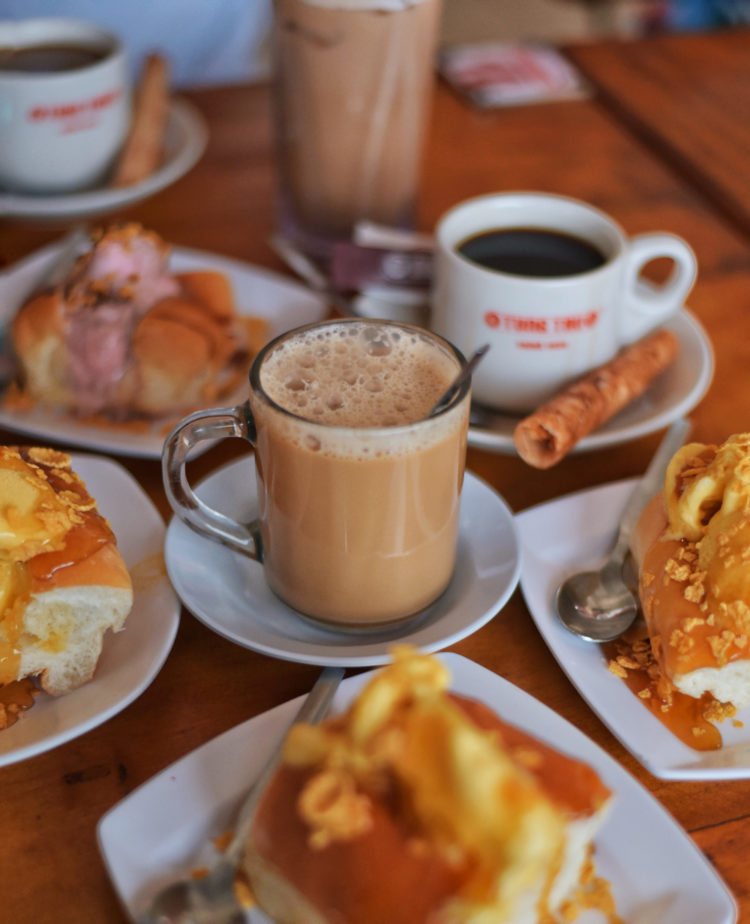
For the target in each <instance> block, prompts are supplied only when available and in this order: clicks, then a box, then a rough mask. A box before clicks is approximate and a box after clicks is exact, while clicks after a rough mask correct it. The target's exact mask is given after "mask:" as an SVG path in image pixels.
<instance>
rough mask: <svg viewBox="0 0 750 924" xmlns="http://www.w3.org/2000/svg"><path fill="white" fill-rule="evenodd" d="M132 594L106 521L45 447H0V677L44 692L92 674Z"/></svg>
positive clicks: (59, 455)
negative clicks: (34, 684)
mask: <svg viewBox="0 0 750 924" xmlns="http://www.w3.org/2000/svg"><path fill="white" fill-rule="evenodd" d="M132 602H133V592H132V584H131V579H130V576H129V574H128V571H127V568H126V566H125V563H124V561H123V559H122V557H121V555H120V553H119V551H118V549H117V544H116V540H115V537H114V535H113V533H112V529H111V527H110V525H109V523H108V522H107V520H106V519H105V518H104V517H103V516H102V515H101V514H100V513H99V512H98V510H97V507H96V501H95V500H94V499H93V498H92V497H91V495H90V494H89V492H88V490H87V488H86V486H85V484H84V483H83V481H82V480H81V479H80V478H79V477H78V475H77V474H76V473H75V472H74V471H73V470H72V468H71V460H70V456H68V455H67V454H66V453H63V452H58V451H57V450H52V449H41V448H29V447H22V448H17V447H8V446H3V447H0V684H9V683H11V682H13V681H18V680H22V679H24V678H29V677H33V678H36V679H37V680H38V682H39V684H40V686H41V687H42V688H43V689H44V690H46V691H47V692H49V693H52V694H54V695H60V694H63V693H67V692H69V691H71V690H73V689H75V688H76V687H78V686H80V685H81V684H82V683H85V682H86V681H88V680H90V679H91V677H92V676H93V674H94V670H95V668H96V664H97V661H98V658H99V655H100V653H101V648H102V640H103V636H104V633H105V632H106V630H107V629H112V630H113V631H118V630H119V629H121V628H122V626H123V624H124V621H125V618H126V617H127V615H128V613H129V612H130V609H131V606H132Z"/></svg>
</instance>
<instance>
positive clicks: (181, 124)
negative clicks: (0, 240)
mask: <svg viewBox="0 0 750 924" xmlns="http://www.w3.org/2000/svg"><path fill="white" fill-rule="evenodd" d="M169 120H170V121H169V128H171V129H172V130H173V131H175V132H177V133H179V137H180V141H179V143H178V145H177V150H176V151H175V152H174V153H173V155H172V157H171V158H170V159H169V160H168V161H167V162H166V163H165V164H163V165H162V166H161V167H159V169H158V170H156V171H154V173H152V174H151V175H150V176H148V177H146V178H145V179H144V180H142V181H141V182H140V183H135V184H134V185H132V186H124V187H121V188H114V187H112V188H109V187H96V188H94V189H89V190H84V191H82V192H75V193H61V194H58V195H26V194H23V193H14V192H0V218H29V219H58V218H59V219H63V218H77V217H78V218H83V217H86V216H91V217H93V216H95V215H101V214H103V213H105V212H108V211H114V210H115V209H118V208H121V207H124V206H130V205H134V204H135V203H136V202H140V201H141V200H143V199H145V198H147V197H149V196H152V195H154V194H155V193H157V192H160V191H161V190H162V189H166V188H167V187H168V186H171V185H172V184H173V183H175V182H176V181H177V180H178V179H180V178H181V177H183V176H184V175H185V174H186V173H187V172H188V171H189V170H190V169H191V168H192V167H194V166H195V164H196V163H197V162H198V161H199V160H200V158H201V157H202V155H203V152H204V151H205V149H206V145H207V144H208V126H207V124H206V121H205V119H204V118H203V116H202V115H201V113H200V112H199V111H198V109H196V107H195V106H194V105H193V104H192V103H190V102H189V101H188V100H186V99H183V98H181V97H174V98H173V99H172V100H170V105H169ZM168 130H169V129H168Z"/></svg>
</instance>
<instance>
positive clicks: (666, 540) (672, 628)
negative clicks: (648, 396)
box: [632, 434, 750, 708]
mask: <svg viewBox="0 0 750 924" xmlns="http://www.w3.org/2000/svg"><path fill="white" fill-rule="evenodd" d="M632 551H633V555H634V558H635V561H636V563H637V565H638V568H639V585H640V586H639V592H640V598H641V604H642V608H643V614H644V617H645V620H646V624H647V626H648V631H649V637H650V640H651V648H652V651H653V655H654V658H655V660H656V662H657V664H658V665H659V668H660V671H661V675H662V676H661V678H660V680H661V683H662V686H663V688H664V689H662V691H661V692H662V696H663V698H665V699H668V694H669V686H670V685H673V686H674V688H676V689H677V690H679V691H681V692H683V693H685V694H687V695H688V696H692V697H694V698H700V697H701V696H703V695H704V694H706V693H710V694H711V695H712V696H713V697H714V698H715V699H716V700H718V701H719V702H721V703H731V704H732V705H734V706H736V707H738V708H739V707H742V706H745V705H748V704H750V434H737V435H735V436H732V437H730V438H729V439H728V440H726V441H725V442H724V443H723V444H722V445H721V446H707V445H704V444H701V443H691V444H688V445H687V446H684V447H683V448H682V449H681V450H679V451H678V452H677V453H676V454H675V456H674V458H673V459H672V461H671V463H670V465H669V468H668V470H667V476H666V479H665V486H664V491H663V492H662V493H661V494H660V495H658V496H657V497H655V498H653V500H652V501H651V502H650V503H649V505H648V506H647V507H646V509H645V510H644V512H643V514H642V515H641V518H640V520H639V522H638V523H637V524H636V528H635V530H634V533H633V539H632Z"/></svg>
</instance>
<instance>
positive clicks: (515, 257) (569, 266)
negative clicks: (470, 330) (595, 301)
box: [456, 228, 606, 277]
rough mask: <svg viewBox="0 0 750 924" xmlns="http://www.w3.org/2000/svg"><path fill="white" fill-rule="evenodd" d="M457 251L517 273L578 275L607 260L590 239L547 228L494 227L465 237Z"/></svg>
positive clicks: (481, 263) (492, 267) (485, 264)
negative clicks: (586, 239)
mask: <svg viewBox="0 0 750 924" xmlns="http://www.w3.org/2000/svg"><path fill="white" fill-rule="evenodd" d="M456 250H457V251H458V253H460V254H461V256H463V257H466V259H467V260H471V261H472V263H476V264H478V265H479V266H483V267H484V268H485V269H490V270H496V271H498V272H501V273H510V274H511V275H514V276H536V277H540V276H550V277H553V276H575V275H578V274H579V273H586V272H589V271H590V270H594V269H597V268H598V267H600V266H603V265H604V263H606V257H605V256H604V254H603V253H602V252H601V251H600V250H599V249H598V248H597V247H595V246H594V245H593V244H591V243H589V241H585V240H583V238H580V237H575V236H574V235H572V234H566V233H565V232H564V231H553V230H549V229H546V228H495V229H493V230H490V231H482V232H480V233H479V234H473V235H472V236H471V237H469V238H466V240H464V241H462V242H461V243H460V244H459V245H458V246H457V247H456Z"/></svg>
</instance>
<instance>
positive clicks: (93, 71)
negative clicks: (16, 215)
mask: <svg viewBox="0 0 750 924" xmlns="http://www.w3.org/2000/svg"><path fill="white" fill-rule="evenodd" d="M45 49H46V52H45V51H44V50H45ZM60 49H68V50H70V49H73V50H76V49H77V51H75V54H77V55H78V57H79V60H81V63H80V64H79V65H78V66H71V62H70V61H68V62H67V64H68V67H62V66H61V65H60V58H59V57H58V59H57V69H49V70H48V69H43V70H29V69H22V68H23V67H30V66H31V64H30V56H31V54H32V53H33V54H35V55H41V54H44V53H46V54H47V56H48V58H51V57H54V54H53V52H55V50H56V53H57V54H58V55H60V54H62V52H60ZM84 49H87V50H90V51H91V55H90V56H87V55H84V54H83V51H82V50H84ZM70 54H71V55H73V54H74V52H70ZM24 55H25V56H26V57H25V59H24ZM87 58H88V60H86V59H87ZM24 61H25V63H24ZM37 64H38V59H37ZM41 66H42V67H44V65H41ZM48 66H49V65H48ZM129 123H130V87H129V79H128V68H127V60H126V55H125V51H124V49H123V48H122V46H121V44H120V42H119V41H118V39H117V38H116V37H115V36H113V35H111V34H109V33H108V32H105V31H103V30H102V29H100V28H99V27H98V26H96V25H94V24H92V23H87V22H82V21H79V20H74V19H27V20H22V21H18V22H8V21H6V22H0V186H3V187H5V188H7V189H10V190H13V191H18V192H33V193H62V192H70V191H74V190H79V189H85V188H87V187H90V186H92V185H94V184H96V183H100V182H102V181H103V180H104V178H105V177H106V174H107V171H108V170H109V169H110V167H111V166H112V163H113V161H114V158H115V156H116V155H117V152H118V151H119V149H120V147H121V146H122V144H123V141H124V139H125V136H126V134H127V131H128V127H129Z"/></svg>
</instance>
